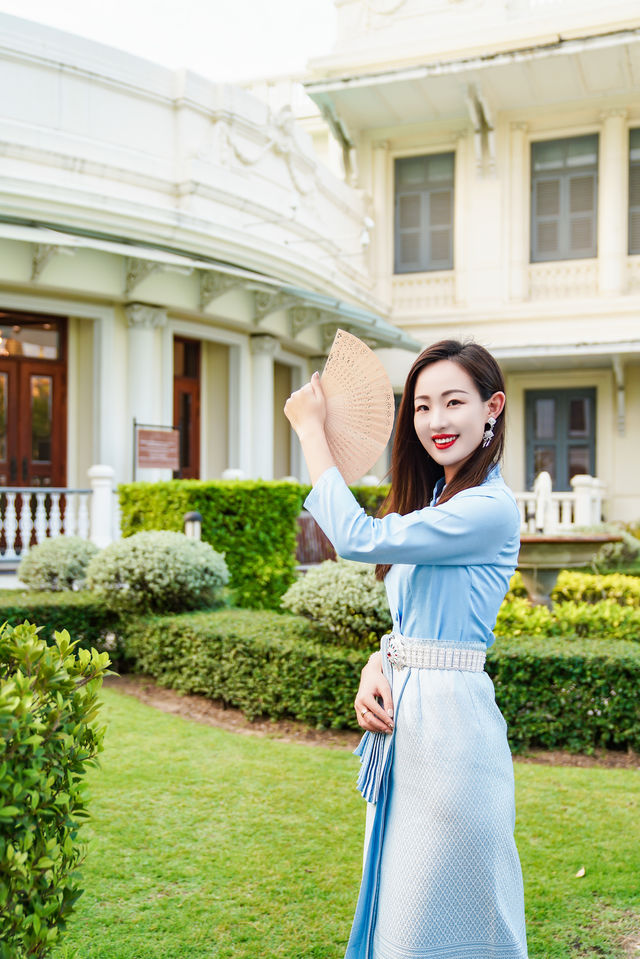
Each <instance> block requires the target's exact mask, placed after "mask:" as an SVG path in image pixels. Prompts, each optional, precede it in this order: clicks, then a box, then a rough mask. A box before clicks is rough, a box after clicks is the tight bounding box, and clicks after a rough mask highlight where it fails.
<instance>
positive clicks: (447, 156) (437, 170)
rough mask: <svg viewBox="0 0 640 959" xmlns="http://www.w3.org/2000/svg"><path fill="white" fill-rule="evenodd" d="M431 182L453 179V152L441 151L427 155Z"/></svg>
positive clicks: (428, 174)
mask: <svg viewBox="0 0 640 959" xmlns="http://www.w3.org/2000/svg"><path fill="white" fill-rule="evenodd" d="M426 160H427V176H428V179H429V183H432V184H436V183H442V182H450V181H451V180H453V153H439V154H437V155H436V156H429V157H426Z"/></svg>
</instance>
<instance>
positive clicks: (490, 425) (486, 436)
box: [482, 416, 497, 449]
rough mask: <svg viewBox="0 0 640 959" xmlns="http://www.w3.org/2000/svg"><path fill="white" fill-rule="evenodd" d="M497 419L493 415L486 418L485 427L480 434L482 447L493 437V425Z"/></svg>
mask: <svg viewBox="0 0 640 959" xmlns="http://www.w3.org/2000/svg"><path fill="white" fill-rule="evenodd" d="M496 423H497V420H496V418H495V416H490V417H489V418H488V420H487V427H486V429H485V431H484V433H483V434H482V447H483V449H484V447H485V446H488V445H489V443H490V442H491V440H492V439H493V427H494V426H495V425H496Z"/></svg>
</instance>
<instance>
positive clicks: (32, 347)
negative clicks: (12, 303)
mask: <svg viewBox="0 0 640 959" xmlns="http://www.w3.org/2000/svg"><path fill="white" fill-rule="evenodd" d="M1 317H2V321H3V322H0V356H28V357H31V358H32V359H38V360H57V359H59V352H60V332H59V330H58V326H57V324H56V323H38V322H26V321H23V322H20V321H16V322H12V323H9V322H7V319H8V318H7V315H6V314H2V315H1Z"/></svg>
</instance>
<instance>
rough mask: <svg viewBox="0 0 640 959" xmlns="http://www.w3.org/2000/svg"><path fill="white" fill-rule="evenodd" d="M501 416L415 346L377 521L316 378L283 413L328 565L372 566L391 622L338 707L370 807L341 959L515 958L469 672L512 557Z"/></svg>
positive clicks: (487, 745) (433, 351)
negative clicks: (358, 734)
mask: <svg viewBox="0 0 640 959" xmlns="http://www.w3.org/2000/svg"><path fill="white" fill-rule="evenodd" d="M504 405H505V393H504V381H503V378H502V374H501V372H500V368H499V367H498V364H497V363H496V361H495V360H494V359H493V357H492V356H491V355H490V354H489V353H488V352H487V351H486V350H485V349H484V348H483V347H481V346H478V345H476V344H474V343H467V344H464V345H463V344H461V343H458V342H457V341H454V340H444V341H442V342H440V343H436V344H435V345H434V346H431V347H429V348H427V349H426V350H424V351H423V352H422V353H421V354H420V356H419V357H418V358H417V360H416V361H415V362H414V364H413V366H412V368H411V370H410V372H409V375H408V378H407V382H406V385H405V390H404V395H403V397H402V403H401V405H400V410H399V413H398V421H397V425H396V436H395V441H394V446H393V455H392V467H391V478H392V488H391V492H390V495H389V498H388V501H387V503H386V504H385V510H384V515H383V516H382V517H381V518H378V519H372V518H371V517H368V516H367V515H366V514H365V513H364V511H363V510H362V509H360V507H359V506H358V504H357V502H356V500H355V499H354V497H353V496H352V494H351V492H350V491H349V489H348V487H347V486H346V485H345V483H344V481H343V480H342V477H341V476H340V473H339V472H338V470H337V468H336V466H335V463H334V461H333V458H332V455H331V452H330V450H329V447H328V445H327V441H326V437H325V433H324V420H325V415H326V408H325V403H324V397H323V394H322V387H321V385H320V379H319V377H318V374H317V373H316V374H314V376H313V378H312V380H311V383H309V384H307V385H306V386H304V387H303V388H302V389H301V390H298V391H297V392H296V393H294V394H293V395H292V396H291V397H290V399H289V400H288V401H287V404H286V406H285V413H286V415H287V417H288V418H289V420H290V421H291V424H292V426H293V428H294V429H295V430H296V432H297V433H298V436H299V438H300V441H301V444H302V449H303V452H304V455H305V459H306V461H307V465H308V467H309V473H310V476H311V480H312V483H313V489H312V491H311V493H310V494H309V497H308V498H307V501H306V503H305V506H306V508H307V509H308V510H309V511H310V512H311V513H312V514H313V516H314V517H315V519H316V520H317V522H318V523H319V525H320V526H321V527H322V529H323V530H324V532H325V533H326V534H327V536H328V537H329V539H330V540H331V542H332V543H333V544H334V546H335V548H336V551H337V552H338V554H339V555H341V556H344V557H345V558H347V559H353V560H358V561H360V562H369V563H376V564H377V569H376V573H377V575H378V577H379V578H383V579H384V583H385V586H386V590H387V595H388V599H389V605H390V609H391V614H392V617H393V632H392V634H391V635H390V636H385V637H383V640H382V644H381V651H380V652H376V653H374V654H372V656H371V657H370V659H369V662H368V663H367V665H366V666H365V667H364V669H363V671H362V678H361V682H360V688H359V690H358V694H357V696H356V700H355V708H356V714H357V717H358V723H359V724H360V726H361V727H362V728H363V729H364V730H365V737H364V739H363V742H362V743H361V747H360V748H359V751H360V753H361V756H362V759H363V761H364V765H363V768H362V772H361V778H360V781H361V783H362V787H363V794H364V795H365V797H366V798H367V799H369V800H370V802H369V805H368V806H367V838H366V842H365V865H364V871H363V878H362V885H361V888H360V896H359V899H358V906H357V909H356V915H355V919H354V923H353V928H352V930H351V937H350V939H349V945H348V947H347V952H346V957H345V959H436V957H437V959H526V956H527V947H526V935H525V924H524V903H523V891H522V875H521V871H520V863H519V860H518V854H517V850H516V847H515V843H514V838H513V828H514V824H515V805H514V791H513V766H512V762H511V755H510V751H509V746H508V743H507V737H506V723H505V721H504V719H503V718H502V715H501V713H500V711H499V709H498V708H497V706H496V703H495V698H494V690H493V684H492V682H491V679H490V678H489V676H488V675H487V673H486V672H484V670H483V664H484V657H485V652H486V648H487V647H488V646H489V645H491V643H492V642H493V641H494V637H493V633H492V628H493V626H494V625H495V620H496V616H497V613H498V609H499V607H500V604H501V602H502V600H503V598H504V594H505V592H506V590H507V588H508V584H509V579H510V577H511V575H512V573H513V571H514V569H515V566H516V562H517V557H518V550H519V528H520V518H519V514H518V509H517V506H516V503H515V500H514V498H513V495H512V493H511V492H510V490H509V489H508V488H507V487H506V486H505V484H504V482H503V480H502V477H501V475H500V468H499V465H498V464H499V460H500V457H501V454H502V449H503V443H504ZM383 741H384V742H383ZM382 742H383V745H382V747H381V745H380V744H381V743H382Z"/></svg>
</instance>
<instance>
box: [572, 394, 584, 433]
mask: <svg viewBox="0 0 640 959" xmlns="http://www.w3.org/2000/svg"><path fill="white" fill-rule="evenodd" d="M588 432H589V401H588V400H587V399H586V398H580V399H572V400H571V401H570V402H569V436H587V435H588Z"/></svg>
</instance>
